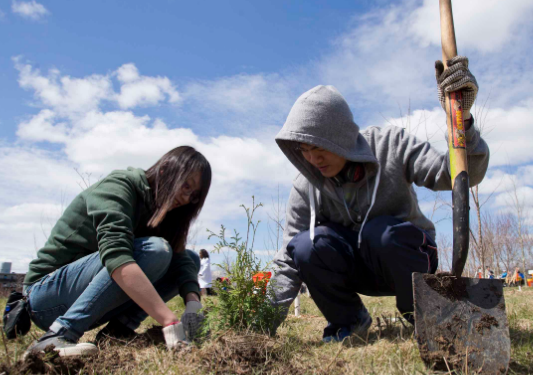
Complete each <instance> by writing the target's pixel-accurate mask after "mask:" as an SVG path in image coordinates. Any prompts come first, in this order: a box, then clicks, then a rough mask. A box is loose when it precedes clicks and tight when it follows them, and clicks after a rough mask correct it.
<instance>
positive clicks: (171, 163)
mask: <svg viewBox="0 0 533 375" xmlns="http://www.w3.org/2000/svg"><path fill="white" fill-rule="evenodd" d="M196 172H200V181H201V182H200V191H199V195H198V197H197V199H195V200H194V202H190V203H188V204H186V205H183V206H181V207H178V208H175V209H172V206H173V204H174V199H175V198H176V196H177V194H178V193H179V191H180V188H181V186H182V185H183V184H184V183H185V181H187V179H188V178H189V177H190V176H191V174H193V173H196ZM146 178H147V179H148V183H149V184H150V188H151V189H152V191H153V198H154V205H153V213H152V216H151V218H150V219H149V220H148V223H147V224H146V230H147V232H149V233H150V234H151V235H157V236H160V237H163V238H165V239H166V240H167V241H168V242H169V243H170V245H171V246H172V248H173V250H174V252H177V253H179V252H181V251H183V250H184V249H185V245H186V242H187V235H188V233H189V228H190V226H191V223H192V221H193V220H194V219H196V217H197V216H198V214H199V213H200V210H201V209H202V207H203V205H204V202H205V198H206V197H207V193H208V192H209V186H210V185H211V166H210V165H209V162H208V161H207V159H206V158H205V157H204V156H203V155H202V154H201V153H199V152H198V151H196V150H195V149H194V148H192V147H190V146H180V147H176V148H175V149H173V150H170V151H169V152H167V153H166V154H165V155H163V157H162V158H161V159H159V160H158V161H157V163H155V164H154V165H152V166H151V167H150V168H149V169H148V170H147V171H146Z"/></svg>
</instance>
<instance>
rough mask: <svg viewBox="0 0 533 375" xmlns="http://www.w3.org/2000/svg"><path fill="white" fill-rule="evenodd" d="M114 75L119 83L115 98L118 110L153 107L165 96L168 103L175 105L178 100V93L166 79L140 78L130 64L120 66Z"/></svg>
mask: <svg viewBox="0 0 533 375" xmlns="http://www.w3.org/2000/svg"><path fill="white" fill-rule="evenodd" d="M116 73H117V78H118V80H119V81H120V82H121V87H120V94H119V95H118V96H117V101H118V104H119V106H120V108H123V109H128V108H133V107H137V106H140V105H141V106H153V105H156V104H158V103H159V102H161V101H163V100H164V99H165V94H166V95H167V96H168V102H169V103H177V102H178V101H179V100H180V95H179V93H178V91H177V90H176V89H175V88H174V86H173V85H172V83H171V82H170V80H169V79H168V78H167V77H145V76H141V75H139V71H138V70H137V68H136V67H135V65H134V64H131V63H130V64H124V65H122V66H121V67H120V68H118V70H117V72H116Z"/></svg>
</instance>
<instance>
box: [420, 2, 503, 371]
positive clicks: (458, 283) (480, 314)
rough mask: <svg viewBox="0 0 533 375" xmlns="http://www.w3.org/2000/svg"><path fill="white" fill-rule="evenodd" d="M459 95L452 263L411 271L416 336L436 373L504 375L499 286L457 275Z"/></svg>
mask: <svg viewBox="0 0 533 375" xmlns="http://www.w3.org/2000/svg"><path fill="white" fill-rule="evenodd" d="M439 5H440V22H441V40H442V60H443V63H444V64H445V66H446V62H447V60H449V59H451V58H452V57H454V56H457V46H456V44H455V32H454V27H453V17H452V6H451V0H439ZM461 103H462V95H461V92H460V91H456V92H452V93H449V94H446V117H447V125H448V147H449V154H450V173H451V178H452V203H453V260H452V270H451V273H450V274H437V275H429V274H422V273H416V272H415V273H413V293H414V310H415V336H416V339H417V342H418V347H419V350H420V356H421V357H422V360H423V361H424V362H425V363H426V365H427V366H428V367H430V368H432V369H434V370H443V371H447V372H451V370H457V371H460V372H464V373H474V374H505V373H507V370H508V367H509V360H510V355H511V342H510V340H509V324H508V322H507V315H506V313H505V300H504V297H503V284H502V282H501V281H500V280H495V279H472V278H466V277H461V274H462V273H463V269H464V266H465V263H466V259H467V256H468V245H469V204H468V200H469V191H468V189H469V184H468V168H467V159H466V139H465V130H464V123H463V117H462V107H461Z"/></svg>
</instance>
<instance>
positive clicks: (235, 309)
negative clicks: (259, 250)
mask: <svg viewBox="0 0 533 375" xmlns="http://www.w3.org/2000/svg"><path fill="white" fill-rule="evenodd" d="M262 206H263V205H262V204H261V203H259V204H257V205H256V204H255V198H254V197H253V196H252V207H251V208H248V207H246V206H244V205H241V207H242V208H243V209H244V210H245V212H246V216H247V219H248V226H247V232H246V240H245V241H242V238H241V237H240V236H239V233H238V232H237V231H236V230H234V235H233V236H232V237H230V239H229V241H228V239H226V228H225V227H224V225H221V228H220V232H219V233H218V234H217V233H214V232H213V231H211V230H209V229H208V230H207V231H208V232H209V233H210V234H209V238H211V237H216V238H218V240H219V241H218V243H217V244H216V245H215V248H214V252H221V251H222V250H224V249H229V250H230V251H234V252H235V259H234V260H231V258H230V257H226V260H225V261H224V262H223V263H222V264H217V265H218V266H219V267H221V268H222V269H223V270H224V272H225V273H226V277H227V278H228V281H227V282H226V281H224V282H220V281H218V282H216V283H215V284H214V288H215V290H216V292H217V295H218V298H217V299H213V300H209V301H206V306H205V309H206V311H207V312H208V314H207V324H206V328H208V329H210V330H211V331H212V332H213V331H214V332H216V331H221V330H226V329H228V328H232V329H234V330H237V331H242V330H253V331H256V332H262V333H268V332H271V331H272V327H273V326H274V324H275V322H278V321H280V320H281V319H280V317H281V314H280V308H279V307H276V306H273V305H272V304H271V303H270V301H271V300H272V299H273V297H274V288H275V285H274V283H273V282H269V281H268V280H266V279H263V280H258V281H255V282H254V280H253V279H252V277H253V276H254V275H256V274H258V273H261V272H263V273H264V272H267V268H268V263H267V264H263V263H262V262H261V260H260V259H258V258H257V257H256V255H255V253H254V251H253V246H254V241H255V234H256V231H257V227H258V225H259V223H260V221H257V222H256V223H254V221H253V217H254V213H255V211H256V210H257V209H258V208H259V207H262Z"/></svg>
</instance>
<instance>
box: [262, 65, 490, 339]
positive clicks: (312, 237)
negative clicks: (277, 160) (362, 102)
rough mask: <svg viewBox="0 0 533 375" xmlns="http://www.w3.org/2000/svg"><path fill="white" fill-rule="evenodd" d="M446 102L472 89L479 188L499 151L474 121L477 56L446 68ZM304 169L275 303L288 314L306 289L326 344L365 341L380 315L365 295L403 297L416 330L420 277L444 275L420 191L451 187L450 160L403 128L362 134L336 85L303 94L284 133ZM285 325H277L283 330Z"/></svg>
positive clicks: (468, 97)
mask: <svg viewBox="0 0 533 375" xmlns="http://www.w3.org/2000/svg"><path fill="white" fill-rule="evenodd" d="M435 67H436V76H437V86H438V94H439V95H438V96H439V100H440V102H441V105H442V106H443V108H444V92H450V91H456V90H462V91H463V96H464V101H463V111H464V112H463V114H464V118H465V130H466V140H467V153H468V166H469V171H468V172H469V177H470V184H471V186H475V185H477V184H479V183H480V182H481V181H482V179H483V177H484V176H485V172H486V170H487V166H488V162H489V149H488V147H487V144H486V143H485V141H483V139H481V137H480V134H479V131H478V130H477V129H476V128H475V126H474V125H473V122H474V119H473V117H471V115H470V108H471V107H472V105H473V103H474V100H475V97H476V94H477V89H478V86H477V82H476V80H475V78H474V76H473V75H472V74H471V73H470V71H469V70H468V59H467V58H465V57H461V56H458V57H456V58H454V59H452V60H450V61H448V68H447V69H444V66H443V64H442V62H440V61H437V63H436V65H435ZM276 142H277V143H278V146H279V147H280V149H281V150H282V151H283V153H284V154H285V155H286V156H287V158H288V159H289V160H290V161H291V163H292V164H293V165H294V166H295V167H296V168H297V169H298V171H299V172H300V173H299V174H298V176H297V177H296V178H295V179H294V181H293V187H292V190H291V193H290V197H289V201H288V205H287V213H286V226H285V231H284V235H283V246H282V248H281V249H280V250H279V251H278V252H277V254H276V256H275V258H274V263H275V265H277V266H278V269H277V271H276V272H275V276H274V278H273V282H274V285H276V288H277V290H276V294H275V300H274V301H273V302H274V304H277V305H278V306H281V307H283V308H284V310H285V316H286V313H287V310H288V307H289V306H290V304H291V303H292V301H293V300H294V298H295V297H296V296H297V294H298V291H299V289H300V285H301V283H302V281H303V282H305V283H306V284H307V286H308V288H309V291H310V293H311V296H312V297H313V299H314V301H315V303H316V304H317V306H318V308H319V309H320V310H321V312H322V313H323V314H324V316H325V318H326V319H327V321H328V325H327V326H326V328H325V329H324V335H323V341H325V342H330V341H342V340H343V339H344V338H345V337H347V336H349V335H353V334H359V335H361V334H364V332H366V330H368V328H369V327H370V325H371V323H372V318H371V317H370V315H369V314H368V311H367V310H366V308H365V307H364V305H363V302H362V300H361V298H360V297H359V294H364V295H368V296H396V305H397V308H398V309H399V311H400V312H401V313H402V314H403V316H404V317H405V318H406V319H407V320H408V321H409V322H411V323H414V318H413V315H412V312H413V291H412V285H411V274H412V273H413V272H423V273H435V272H436V270H437V266H438V256H437V247H436V243H435V236H436V233H435V226H434V224H433V223H432V222H431V221H430V220H429V219H428V218H427V217H425V216H424V214H423V213H422V212H421V210H420V207H419V205H418V199H417V195H416V192H415V190H414V188H413V184H416V185H417V186H424V187H426V188H428V189H431V190H434V191H439V190H451V177H450V166H449V155H448V153H441V152H439V151H438V150H436V149H435V148H434V147H433V146H432V145H431V144H430V143H429V142H427V141H423V140H420V139H417V138H416V137H415V136H413V135H411V134H409V133H408V132H407V131H406V130H405V129H403V128H400V127H396V126H387V127H382V128H380V127H369V128H367V129H365V130H364V131H360V130H359V127H358V126H357V124H356V123H355V122H354V120H353V115H352V112H351V111H350V108H349V107H348V104H347V102H346V100H345V99H344V98H343V97H342V95H341V94H340V93H339V92H338V91H337V89H335V87H333V86H317V87H314V88H312V89H311V90H309V91H307V92H305V93H304V94H303V95H301V96H300V97H299V98H298V100H297V101H296V103H295V104H294V106H293V107H292V109H291V111H290V113H289V116H288V118H287V121H286V122H285V124H284V126H283V128H282V129H281V131H280V132H279V134H278V135H277V136H276ZM279 323H280V322H276V324H275V326H276V327H274V330H275V328H277V324H279Z"/></svg>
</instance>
